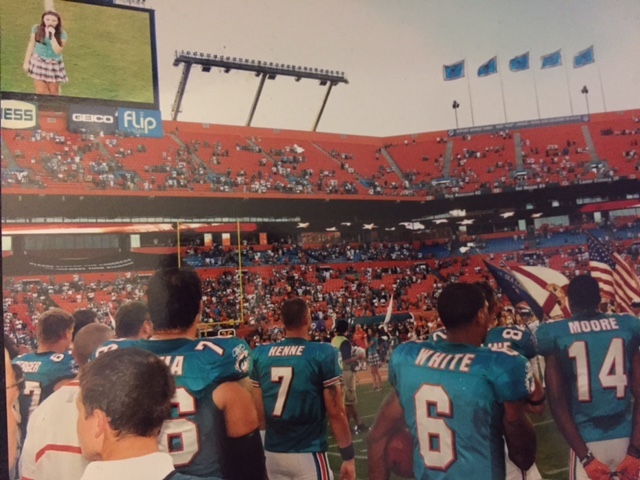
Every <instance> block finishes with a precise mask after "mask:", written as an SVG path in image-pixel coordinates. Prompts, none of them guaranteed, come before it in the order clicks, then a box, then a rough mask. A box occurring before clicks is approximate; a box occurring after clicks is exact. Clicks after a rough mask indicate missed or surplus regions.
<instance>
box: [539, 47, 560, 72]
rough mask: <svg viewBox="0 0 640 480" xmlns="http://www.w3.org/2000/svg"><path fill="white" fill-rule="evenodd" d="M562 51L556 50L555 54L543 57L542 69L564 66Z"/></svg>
mask: <svg viewBox="0 0 640 480" xmlns="http://www.w3.org/2000/svg"><path fill="white" fill-rule="evenodd" d="M561 52H562V50H556V51H555V52H553V53H549V54H548V55H543V56H542V57H540V60H541V61H542V65H541V66H540V68H553V67H558V66H560V65H562V53H561Z"/></svg>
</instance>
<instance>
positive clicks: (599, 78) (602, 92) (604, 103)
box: [594, 55, 607, 112]
mask: <svg viewBox="0 0 640 480" xmlns="http://www.w3.org/2000/svg"><path fill="white" fill-rule="evenodd" d="M594 56H595V55H594ZM594 63H595V64H596V69H597V71H598V80H600V93H601V94H602V106H603V107H604V111H605V112H606V111H607V102H606V100H605V97H604V87H603V86H602V74H601V73H600V65H599V64H598V62H594Z"/></svg>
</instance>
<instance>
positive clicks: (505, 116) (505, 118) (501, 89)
mask: <svg viewBox="0 0 640 480" xmlns="http://www.w3.org/2000/svg"><path fill="white" fill-rule="evenodd" d="M497 63H498V59H496V65H497ZM498 76H499V77H500V93H502V110H503V111H504V123H507V122H508V120H507V103H506V102H505V100H504V84H503V83H502V69H500V68H498Z"/></svg>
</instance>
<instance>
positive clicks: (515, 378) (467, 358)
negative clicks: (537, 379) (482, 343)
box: [389, 341, 534, 480]
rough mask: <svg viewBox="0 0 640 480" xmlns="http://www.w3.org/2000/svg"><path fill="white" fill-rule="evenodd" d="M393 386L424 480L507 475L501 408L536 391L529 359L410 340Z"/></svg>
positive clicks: (396, 363) (401, 351) (393, 368)
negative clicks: (504, 404)
mask: <svg viewBox="0 0 640 480" xmlns="http://www.w3.org/2000/svg"><path fill="white" fill-rule="evenodd" d="M389 382H390V383H391V385H392V386H393V387H394V388H395V390H396V392H397V394H398V398H399V399H400V405H401V406H402V410H403V411H404V418H405V421H406V423H407V425H408V426H409V430H410V432H411V434H412V436H413V438H414V452H413V469H414V470H413V471H414V474H415V476H416V478H417V479H418V480H426V479H429V480H440V479H453V478H456V479H457V478H461V479H464V478H473V479H474V480H485V479H486V480H494V479H496V478H504V477H505V458H504V442H503V440H502V432H503V428H502V419H503V414H504V407H503V403H504V402H511V401H517V400H522V399H524V398H526V397H528V396H529V395H530V393H531V392H532V391H533V388H534V379H533V374H532V371H531V365H530V364H529V362H528V361H527V360H526V359H525V358H524V357H523V356H521V355H520V354H518V353H516V352H510V353H505V352H492V351H491V350H489V349H488V348H486V347H474V346H471V345H465V344H459V343H450V342H447V341H443V342H440V343H432V342H428V341H427V342H408V343H404V344H402V345H400V346H399V347H398V348H396V349H395V350H394V351H393V354H392V355H391V360H390V364H389Z"/></svg>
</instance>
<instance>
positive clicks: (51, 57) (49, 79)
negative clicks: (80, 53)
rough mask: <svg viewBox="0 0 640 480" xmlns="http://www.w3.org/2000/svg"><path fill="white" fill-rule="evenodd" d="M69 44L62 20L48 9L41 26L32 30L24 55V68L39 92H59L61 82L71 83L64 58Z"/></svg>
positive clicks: (46, 93) (43, 93) (42, 93)
mask: <svg viewBox="0 0 640 480" xmlns="http://www.w3.org/2000/svg"><path fill="white" fill-rule="evenodd" d="M66 43H67V32H65V31H64V30H62V19H61V18H60V15H58V14H57V13H56V12H54V11H51V10H48V11H46V12H44V13H43V14H42V20H41V22H40V25H34V26H33V28H32V29H31V38H30V39H29V45H28V46H27V53H26V54H25V56H24V64H23V65H22V68H23V70H24V71H25V72H26V73H27V74H28V75H29V76H30V77H31V78H33V83H34V85H35V89H36V93H37V94H39V95H60V84H61V83H65V82H68V81H69V79H68V78H67V72H66V70H65V68H64V61H63V60H62V50H64V46H65V45H66Z"/></svg>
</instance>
